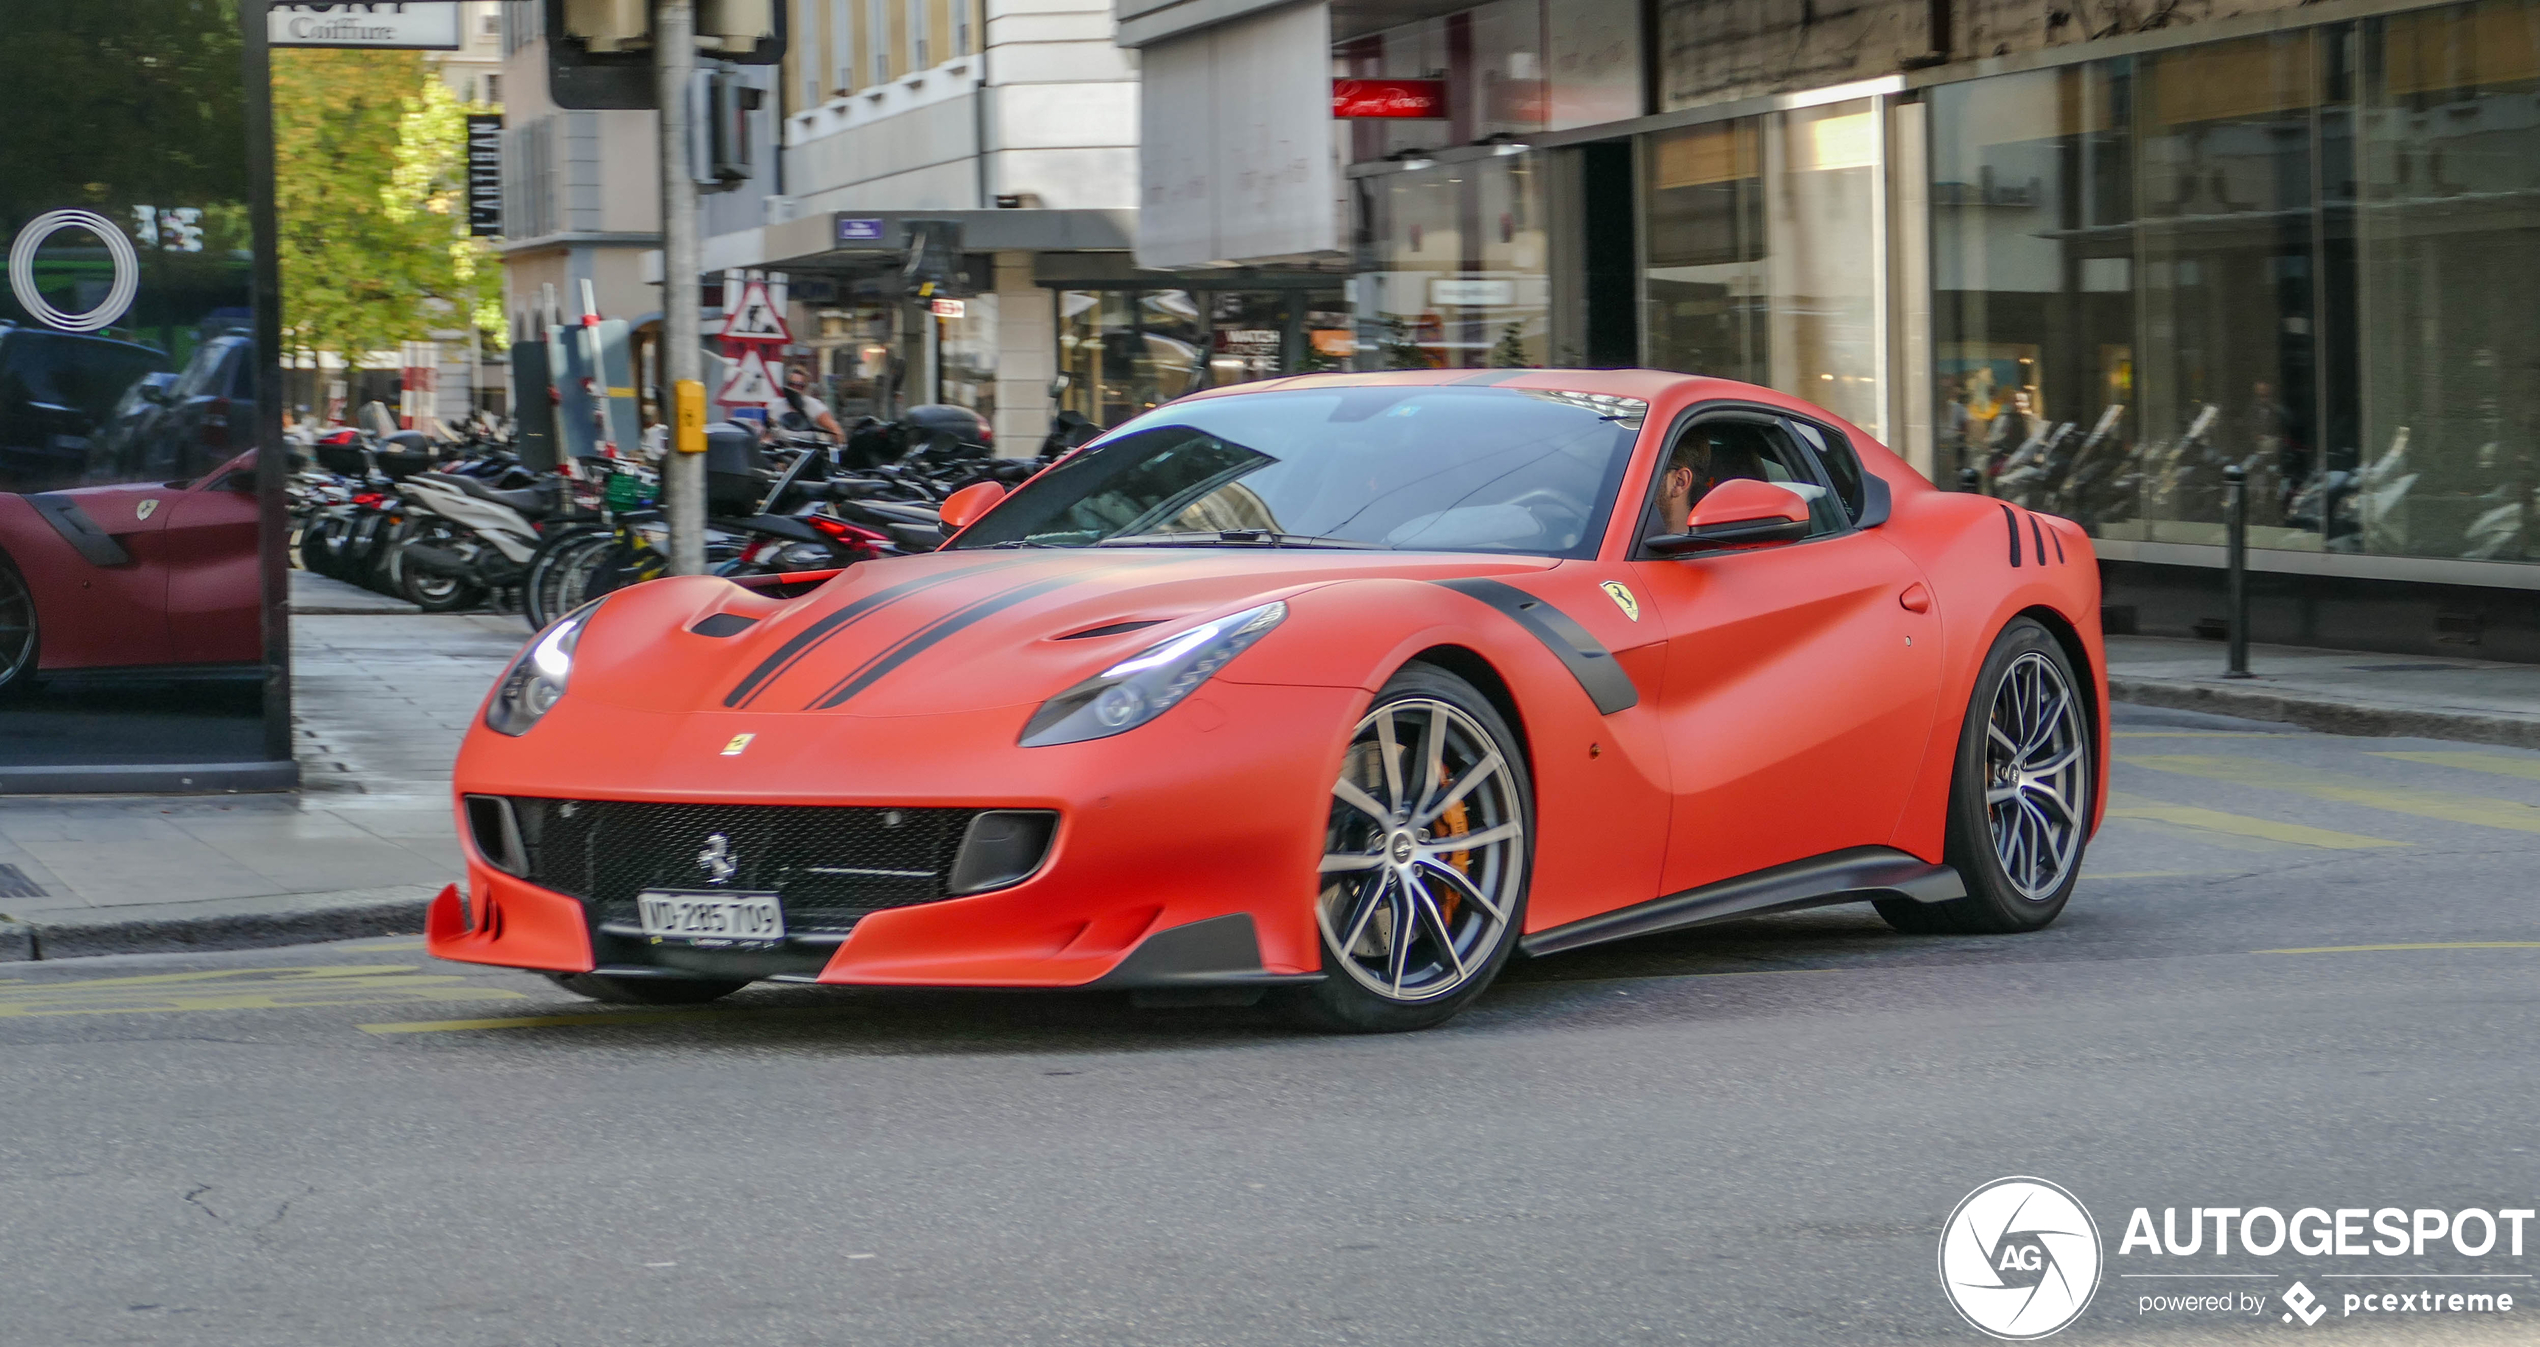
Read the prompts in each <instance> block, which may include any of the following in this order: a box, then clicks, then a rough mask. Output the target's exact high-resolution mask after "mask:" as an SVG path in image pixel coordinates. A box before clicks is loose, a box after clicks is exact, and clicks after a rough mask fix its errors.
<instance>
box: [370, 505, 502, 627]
mask: <svg viewBox="0 0 2540 1347" xmlns="http://www.w3.org/2000/svg"><path fill="white" fill-rule="evenodd" d="M410 543H420V544H422V545H424V546H426V547H432V548H437V549H439V550H441V551H444V552H455V551H457V550H458V549H459V548H460V547H461V546H463V545H464V543H463V542H462V540H461V539H460V537H459V535H458V533H457V531H456V530H453V529H451V528H449V527H447V526H446V525H440V524H423V525H415V524H411V523H409V524H407V525H404V526H402V527H401V528H400V529H399V530H398V536H397V537H396V538H394V539H393V540H391V541H390V543H389V547H390V548H391V549H392V550H391V552H390V556H391V558H392V559H391V561H390V566H391V568H392V569H391V573H392V574H393V575H394V576H395V577H396V583H397V591H398V593H399V595H400V596H401V597H403V598H404V599H405V601H406V602H408V603H411V604H413V605H414V606H415V607H417V608H420V609H422V610H423V611H425V612H427V613H454V612H458V611H459V610H461V609H465V608H475V607H478V606H479V605H481V604H483V603H484V602H485V586H483V585H481V584H478V583H477V582H475V581H473V580H470V579H468V578H466V577H465V576H458V575H443V574H439V573H437V572H433V571H428V570H425V569H424V568H423V567H421V566H418V565H415V564H414V562H413V560H412V558H410V557H408V556H406V555H405V554H404V553H405V549H406V546H407V545H408V544H410ZM480 546H481V544H480Z"/></svg>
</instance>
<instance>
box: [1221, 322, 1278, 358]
mask: <svg viewBox="0 0 2540 1347" xmlns="http://www.w3.org/2000/svg"><path fill="white" fill-rule="evenodd" d="M1217 342H1218V348H1219V349H1220V350H1223V351H1225V352H1226V353H1227V354H1229V355H1277V354H1278V353H1279V347H1280V345H1281V344H1282V343H1281V340H1280V334H1279V329H1277V328H1275V327H1236V328H1227V329H1224V330H1222V331H1220V332H1219V333H1218V334H1217Z"/></svg>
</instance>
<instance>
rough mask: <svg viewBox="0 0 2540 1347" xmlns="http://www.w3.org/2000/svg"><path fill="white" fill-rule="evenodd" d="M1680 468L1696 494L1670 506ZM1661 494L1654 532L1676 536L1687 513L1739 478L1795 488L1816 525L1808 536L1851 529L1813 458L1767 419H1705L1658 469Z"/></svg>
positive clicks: (1680, 439) (1678, 441)
mask: <svg viewBox="0 0 2540 1347" xmlns="http://www.w3.org/2000/svg"><path fill="white" fill-rule="evenodd" d="M1677 469H1684V470H1687V471H1689V472H1690V473H1691V474H1692V478H1691V486H1690V490H1689V491H1688V492H1687V493H1686V495H1685V496H1684V497H1683V498H1681V499H1682V502H1683V503H1682V504H1681V505H1675V504H1672V503H1671V502H1670V500H1669V499H1668V497H1667V495H1666V492H1667V487H1668V481H1667V476H1668V474H1670V473H1672V472H1674V471H1675V470H1677ZM1658 470H1659V474H1660V480H1659V490H1658V491H1657V492H1656V493H1654V494H1653V499H1654V501H1655V503H1656V504H1657V506H1658V512H1659V516H1660V517H1659V518H1658V519H1656V520H1655V521H1653V527H1652V528H1651V530H1650V531H1651V532H1652V533H1653V534H1654V533H1666V532H1673V531H1674V529H1675V527H1678V526H1680V521H1681V519H1682V518H1683V516H1682V515H1678V514H1676V513H1674V511H1675V510H1677V509H1681V510H1683V511H1684V512H1685V514H1690V513H1692V512H1694V511H1697V510H1699V509H1701V506H1702V497H1703V496H1705V495H1707V494H1709V493H1710V491H1711V490H1712V489H1713V488H1714V487H1717V486H1718V485H1719V484H1720V483H1722V482H1725V481H1730V480H1732V479H1735V478H1739V477H1750V478H1753V479H1755V480H1757V481H1761V482H1772V483H1775V484H1776V485H1780V486H1786V487H1789V488H1790V489H1791V490H1793V491H1795V492H1798V493H1799V494H1800V495H1801V496H1803V497H1806V498H1807V501H1808V513H1809V516H1810V525H1809V530H1808V535H1809V536H1810V537H1812V538H1813V537H1818V536H1821V535H1824V534H1828V533H1840V532H1842V531H1843V529H1844V527H1845V523H1844V515H1843V511H1842V510H1841V508H1840V507H1838V506H1837V505H1836V503H1835V499H1834V492H1832V491H1831V490H1829V489H1828V488H1827V486H1826V484H1825V482H1824V481H1822V480H1821V479H1820V478H1819V476H1818V474H1817V469H1816V467H1815V465H1814V464H1813V463H1812V462H1811V461H1810V460H1809V457H1808V455H1807V454H1805V453H1803V452H1801V451H1800V448H1799V445H1798V442H1797V441H1796V440H1794V439H1793V438H1792V437H1791V435H1790V433H1789V432H1788V431H1787V430H1786V429H1784V427H1783V423H1779V422H1775V423H1771V424H1767V423H1764V422H1761V421H1748V420H1716V421H1701V422H1697V423H1695V424H1694V425H1692V426H1689V427H1687V428H1686V429H1685V431H1684V433H1683V434H1681V435H1679V436H1677V438H1676V443H1675V445H1674V447H1673V448H1672V449H1671V450H1670V451H1669V453H1668V455H1667V457H1666V458H1665V459H1663V460H1661V461H1660V463H1659V465H1658Z"/></svg>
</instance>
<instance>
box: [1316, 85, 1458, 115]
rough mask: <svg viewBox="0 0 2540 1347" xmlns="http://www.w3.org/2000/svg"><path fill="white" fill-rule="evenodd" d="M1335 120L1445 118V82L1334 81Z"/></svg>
mask: <svg viewBox="0 0 2540 1347" xmlns="http://www.w3.org/2000/svg"><path fill="white" fill-rule="evenodd" d="M1332 115H1333V116H1335V117H1412V118H1417V117H1444V116H1445V115H1446V81H1445V80H1334V81H1332Z"/></svg>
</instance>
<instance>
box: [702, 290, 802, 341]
mask: <svg viewBox="0 0 2540 1347" xmlns="http://www.w3.org/2000/svg"><path fill="white" fill-rule="evenodd" d="M719 335H721V336H722V338H723V339H724V340H725V341H792V340H793V339H794V334H793V332H792V330H790V329H788V328H787V327H786V326H785V315H783V314H781V313H778V312H777V311H776V304H775V301H773V300H771V299H769V298H768V295H767V282H765V281H752V282H750V283H749V285H748V286H747V287H746V288H744V289H743V290H742V291H741V302H740V303H739V304H737V305H735V306H734V307H733V309H732V311H731V312H730V313H727V314H725V315H723V331H722V332H721V333H720V334H719Z"/></svg>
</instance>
